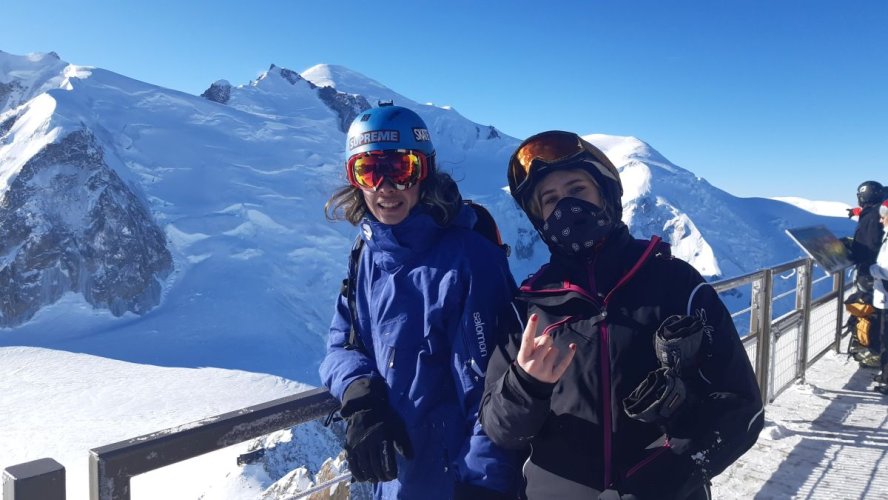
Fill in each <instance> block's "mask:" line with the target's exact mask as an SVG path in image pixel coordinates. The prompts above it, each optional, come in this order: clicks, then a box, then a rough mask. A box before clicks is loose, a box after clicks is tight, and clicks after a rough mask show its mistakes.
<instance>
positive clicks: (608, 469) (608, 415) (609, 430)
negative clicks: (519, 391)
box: [587, 236, 660, 488]
mask: <svg viewBox="0 0 888 500" xmlns="http://www.w3.org/2000/svg"><path fill="white" fill-rule="evenodd" d="M659 242H660V238H659V237H658V236H654V237H652V238H651V240H650V242H649V243H648V246H647V248H646V249H645V251H644V252H643V253H642V254H641V257H640V258H639V259H638V260H637V261H636V262H635V265H633V266H632V268H631V269H629V271H628V272H627V273H626V274H624V275H623V277H622V278H620V280H618V281H617V284H616V285H614V287H613V288H612V289H611V290H610V291H609V292H608V293H607V295H606V296H605V297H604V301H603V303H602V307H601V311H602V313H603V314H605V315H606V314H607V305H608V303H609V302H610V299H611V298H612V297H613V296H614V292H616V291H617V290H618V289H620V288H622V286H623V285H624V284H625V283H626V282H627V281H629V280H630V279H632V277H633V276H635V273H636V272H638V270H639V269H640V268H641V266H642V265H643V264H644V263H645V262H646V261H647V260H648V257H650V255H651V253H652V252H653V250H654V248H656V246H657V243H659ZM594 266H595V263H594V262H590V263H589V266H588V267H587V270H588V271H587V272H588V273H589V280H590V281H589V286H590V287H595V281H594V279H595V270H594ZM593 293H594V292H593ZM600 357H601V385H602V389H603V391H602V392H603V393H604V394H603V407H604V408H603V409H604V415H603V417H604V425H603V431H604V432H603V433H604V487H605V488H610V487H611V486H612V483H613V438H614V436H613V405H612V403H613V402H612V401H611V399H612V398H613V391H612V390H611V389H612V387H611V366H610V339H609V332H608V328H607V322H605V321H602V323H601V356H600Z"/></svg>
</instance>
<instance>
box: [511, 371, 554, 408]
mask: <svg viewBox="0 0 888 500" xmlns="http://www.w3.org/2000/svg"><path fill="white" fill-rule="evenodd" d="M510 370H511V371H512V372H513V373H514V375H515V379H516V380H517V381H518V385H519V386H520V387H521V389H523V390H524V392H526V393H527V394H528V395H529V396H530V397H532V398H534V399H549V398H551V397H552V391H553V390H554V389H555V384H557V382H552V383H548V382H541V381H539V380H537V379H535V378H533V375H531V374H529V373H527V372H526V371H524V368H521V367H520V366H518V363H512V368H511V369H510Z"/></svg>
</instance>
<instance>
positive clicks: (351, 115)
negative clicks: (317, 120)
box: [318, 87, 371, 132]
mask: <svg viewBox="0 0 888 500" xmlns="http://www.w3.org/2000/svg"><path fill="white" fill-rule="evenodd" d="M318 96H319V97H320V98H321V100H322V101H324V104H326V105H327V107H328V108H330V109H332V110H333V111H335V112H336V114H337V115H339V130H342V131H343V132H348V127H349V125H351V122H352V121H354V119H355V117H357V116H358V115H359V114H361V113H363V112H364V111H366V110H368V109H370V107H371V106H370V103H369V102H367V99H366V98H364V96H362V95H358V94H346V93H344V92H339V91H337V90H336V89H334V88H333V87H321V88H319V89H318Z"/></svg>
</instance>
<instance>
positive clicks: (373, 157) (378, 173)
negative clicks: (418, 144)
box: [346, 149, 429, 191]
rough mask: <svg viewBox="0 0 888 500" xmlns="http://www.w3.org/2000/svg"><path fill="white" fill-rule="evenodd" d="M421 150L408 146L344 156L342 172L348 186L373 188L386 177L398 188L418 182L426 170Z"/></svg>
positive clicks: (426, 159)
mask: <svg viewBox="0 0 888 500" xmlns="http://www.w3.org/2000/svg"><path fill="white" fill-rule="evenodd" d="M428 167H429V163H428V158H427V157H426V155H425V154H424V153H421V152H419V151H414V150H409V149H392V150H386V151H367V152H365V153H358V154H356V155H353V156H352V157H351V158H349V159H348V163H347V164H346V171H347V172H348V182H349V183H351V185H352V186H355V187H356V188H360V189H366V190H369V191H376V190H377V189H379V186H381V185H382V182H383V180H385V179H388V180H389V181H391V183H392V184H393V185H394V186H395V188H396V189H398V190H399V191H403V190H405V189H408V188H410V187H411V186H413V185H415V184H417V183H419V182H422V180H423V179H425V178H426V176H427V175H428V172H429V168H428Z"/></svg>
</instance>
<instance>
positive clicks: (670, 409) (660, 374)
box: [623, 368, 687, 426]
mask: <svg viewBox="0 0 888 500" xmlns="http://www.w3.org/2000/svg"><path fill="white" fill-rule="evenodd" d="M686 400H687V390H686V389H685V384H684V382H683V381H682V380H681V377H676V376H675V374H674V373H673V372H672V370H670V369H669V368H660V369H658V370H654V371H652V372H650V373H648V376H647V377H645V379H644V380H642V381H641V383H640V384H638V387H636V388H635V390H634V391H632V393H631V394H629V396H627V397H626V398H625V399H623V410H624V411H625V412H626V415H629V418H632V419H635V420H639V421H641V422H644V423H647V424H657V425H660V426H666V424H667V423H668V422H669V421H670V420H671V419H672V418H673V417H675V416H676V415H677V414H678V412H679V410H680V409H681V408H682V406H683V405H684V403H685V401H686Z"/></svg>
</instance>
